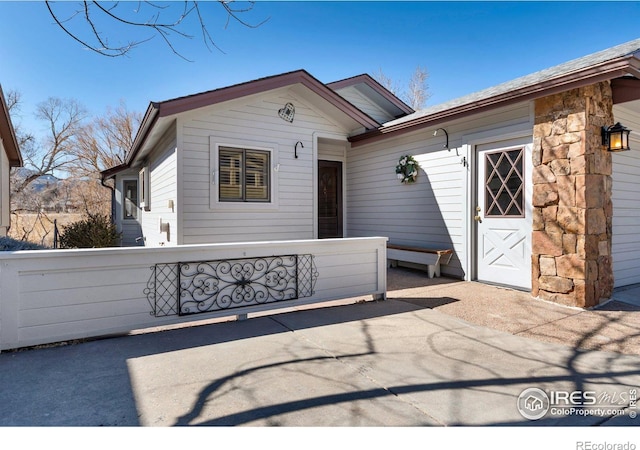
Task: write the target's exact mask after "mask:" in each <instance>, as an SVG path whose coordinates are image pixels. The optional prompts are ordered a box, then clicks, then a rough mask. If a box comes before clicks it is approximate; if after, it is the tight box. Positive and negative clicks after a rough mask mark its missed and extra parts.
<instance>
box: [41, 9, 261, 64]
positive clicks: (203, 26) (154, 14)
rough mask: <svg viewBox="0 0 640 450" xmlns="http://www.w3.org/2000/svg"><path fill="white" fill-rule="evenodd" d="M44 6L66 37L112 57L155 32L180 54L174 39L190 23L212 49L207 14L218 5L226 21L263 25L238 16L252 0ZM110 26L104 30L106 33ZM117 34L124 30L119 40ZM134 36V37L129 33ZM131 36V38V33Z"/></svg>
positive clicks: (185, 33) (188, 35)
mask: <svg viewBox="0 0 640 450" xmlns="http://www.w3.org/2000/svg"><path fill="white" fill-rule="evenodd" d="M45 3H46V5H47V8H48V10H49V13H50V14H51V17H53V20H54V21H55V23H56V24H57V25H58V26H59V27H60V28H61V29H62V30H63V31H64V32H65V33H66V34H68V35H69V36H70V37H71V38H73V39H74V40H75V41H77V42H79V43H80V44H82V45H83V46H84V47H86V48H87V49H89V50H92V51H94V52H96V53H99V54H100V55H104V56H110V57H117V56H123V55H126V54H127V53H129V52H130V51H131V50H132V49H133V48H135V47H137V46H138V45H140V44H142V43H144V42H147V41H149V40H151V39H152V38H154V37H155V36H159V37H160V38H161V39H162V40H163V41H164V42H165V44H166V45H167V46H168V47H169V48H170V49H171V51H173V53H175V54H176V55H178V56H180V57H181V58H183V59H187V58H185V57H184V56H183V55H182V54H181V53H180V52H179V51H178V50H177V47H176V45H175V44H174V39H175V38H176V37H177V38H187V39H191V38H193V37H194V36H193V35H192V34H191V33H190V32H188V31H186V30H188V29H189V28H190V27H195V29H197V30H199V34H200V35H201V39H202V41H203V42H204V44H205V46H206V47H207V48H208V49H209V50H211V49H212V48H216V49H218V50H220V49H219V47H218V46H217V45H216V43H215V41H214V40H213V37H212V36H211V34H210V33H209V27H208V25H209V20H211V19H212V18H213V17H214V16H216V15H218V14H217V12H219V11H222V12H223V13H224V15H225V20H226V25H225V27H226V26H227V25H228V24H229V22H231V21H234V22H237V23H239V24H241V25H243V26H246V27H249V28H256V27H258V26H260V25H262V24H263V23H264V22H266V20H268V19H264V20H262V21H260V22H258V23H257V24H251V23H250V22H249V21H247V20H244V18H243V16H244V15H246V14H247V13H249V12H250V11H251V10H253V8H254V6H255V2H254V1H249V2H239V4H238V3H237V2H234V1H227V0H217V1H215V2H211V1H183V2H180V3H179V4H180V6H177V5H176V4H178V2H171V3H170V2H152V1H138V2H118V1H115V2H113V1H112V2H103V1H82V2H73V3H70V2H52V1H49V0H47V1H46V2H45ZM132 6H133V7H132ZM106 30H109V33H108V34H107V33H106ZM120 36H129V37H130V40H128V41H126V42H122V41H121V40H120V39H119V37H120ZM134 36H135V37H134ZM131 37H133V38H131Z"/></svg>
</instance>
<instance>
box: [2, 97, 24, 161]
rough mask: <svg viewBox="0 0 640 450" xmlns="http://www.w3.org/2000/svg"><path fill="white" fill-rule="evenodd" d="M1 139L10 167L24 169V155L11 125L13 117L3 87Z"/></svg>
mask: <svg viewBox="0 0 640 450" xmlns="http://www.w3.org/2000/svg"><path fill="white" fill-rule="evenodd" d="M0 110H1V111H0V113H1V115H0V137H2V138H3V139H2V143H3V146H4V149H5V152H6V154H7V158H8V159H9V167H22V166H23V165H24V161H23V159H22V154H21V153H20V146H19V145H18V140H17V138H16V133H15V130H14V128H13V124H12V123H11V116H9V107H8V106H7V104H6V102H5V99H4V93H3V92H2V86H0Z"/></svg>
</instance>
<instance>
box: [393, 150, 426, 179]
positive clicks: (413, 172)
mask: <svg viewBox="0 0 640 450" xmlns="http://www.w3.org/2000/svg"><path fill="white" fill-rule="evenodd" d="M419 168H420V165H419V164H418V161H416V160H415V159H413V156H411V155H404V156H403V157H401V158H400V160H399V161H398V165H397V166H396V174H397V175H398V179H399V180H400V181H401V182H402V183H415V181H416V177H417V176H418V169H419Z"/></svg>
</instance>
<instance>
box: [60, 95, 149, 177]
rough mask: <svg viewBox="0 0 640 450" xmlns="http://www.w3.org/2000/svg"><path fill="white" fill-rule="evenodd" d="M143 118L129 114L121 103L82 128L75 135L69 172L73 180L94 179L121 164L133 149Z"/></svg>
mask: <svg viewBox="0 0 640 450" xmlns="http://www.w3.org/2000/svg"><path fill="white" fill-rule="evenodd" d="M141 120H142V115H141V114H140V113H139V112H136V111H130V110H128V109H127V106H126V104H125V102H124V101H121V102H120V103H119V105H118V106H117V107H116V108H115V109H114V108H107V111H106V113H105V114H104V115H103V116H100V117H96V118H94V119H93V120H92V121H91V122H90V123H88V124H86V125H84V126H83V127H81V128H80V129H79V131H78V133H77V136H76V146H75V150H74V156H75V157H74V160H73V162H72V164H71V172H72V174H73V175H74V176H75V177H87V176H89V177H97V176H99V172H100V171H102V170H104V169H108V168H109V167H114V166H117V165H119V164H122V163H123V162H124V161H125V157H126V155H127V152H128V151H129V149H130V148H131V147H132V146H133V140H134V139H135V133H136V131H137V129H138V127H139V126H140V122H141Z"/></svg>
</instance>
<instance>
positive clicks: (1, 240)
mask: <svg viewBox="0 0 640 450" xmlns="http://www.w3.org/2000/svg"><path fill="white" fill-rule="evenodd" d="M44 249H46V247H44V246H42V245H38V244H34V243H32V242H25V241H18V240H17V239H12V238H10V237H4V236H3V237H0V252H15V251H18V250H44Z"/></svg>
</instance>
